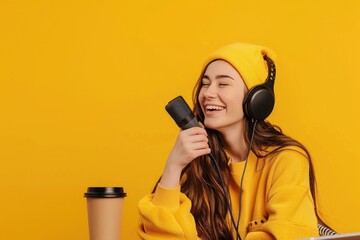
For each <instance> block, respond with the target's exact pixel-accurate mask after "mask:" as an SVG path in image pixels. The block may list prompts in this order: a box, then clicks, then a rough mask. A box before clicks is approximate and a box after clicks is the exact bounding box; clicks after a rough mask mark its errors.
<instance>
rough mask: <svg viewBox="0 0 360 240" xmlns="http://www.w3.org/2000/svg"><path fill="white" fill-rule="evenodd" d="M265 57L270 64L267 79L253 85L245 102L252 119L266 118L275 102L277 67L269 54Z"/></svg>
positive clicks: (245, 110) (247, 114) (246, 114)
mask: <svg viewBox="0 0 360 240" xmlns="http://www.w3.org/2000/svg"><path fill="white" fill-rule="evenodd" d="M264 59H265V61H266V63H267V65H268V76H267V78H266V81H265V82H264V83H263V84H259V85H256V86H254V87H252V88H251V89H250V91H249V92H248V94H247V95H246V97H245V100H244V103H243V109H244V113H245V116H246V117H247V118H249V119H251V120H258V121H262V120H264V119H265V118H267V117H268V116H269V115H270V113H271V112H272V110H273V108H274V104H275V94H274V81H275V75H276V68H275V64H274V62H273V61H272V60H271V59H270V58H269V57H268V56H266V55H265V56H264Z"/></svg>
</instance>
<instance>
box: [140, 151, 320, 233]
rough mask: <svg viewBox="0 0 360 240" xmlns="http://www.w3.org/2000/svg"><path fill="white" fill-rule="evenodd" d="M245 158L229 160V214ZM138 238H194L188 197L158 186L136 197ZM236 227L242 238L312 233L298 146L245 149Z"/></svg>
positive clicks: (314, 228)
mask: <svg viewBox="0 0 360 240" xmlns="http://www.w3.org/2000/svg"><path fill="white" fill-rule="evenodd" d="M244 164H245V162H239V163H230V164H229V167H230V169H231V176H232V178H231V181H230V186H229V190H230V195H231V202H232V204H233V206H232V209H233V213H234V217H235V219H237V218H238V215H237V213H238V211H239V186H240V179H241V175H242V172H243V168H244ZM138 207H139V212H140V219H141V222H140V225H139V229H138V232H139V235H140V237H141V239H148V240H162V239H199V238H198V237H197V232H196V226H195V221H194V218H193V216H192V215H191V213H190V208H191V201H190V200H189V199H188V198H187V197H186V196H185V195H184V194H183V193H181V192H180V187H179V188H176V189H164V188H162V187H161V186H158V187H157V189H156V192H155V193H154V194H151V195H148V196H145V197H144V198H143V199H141V200H140V202H139V205H138ZM239 233H240V235H241V238H242V239H243V240H252V239H259V240H267V239H278V240H290V239H298V238H304V237H310V236H318V230H317V219H316V215H315V211H314V204H313V199H312V196H311V192H310V187H309V162H308V159H307V158H306V157H305V156H304V155H303V153H302V151H301V150H300V149H296V148H292V149H286V150H283V151H281V152H280V153H279V154H277V155H276V156H274V157H273V158H265V159H264V158H263V159H257V157H256V156H255V155H254V154H253V153H251V154H250V156H249V160H248V166H247V169H246V172H245V179H244V182H243V193H242V206H241V216H240V227H239Z"/></svg>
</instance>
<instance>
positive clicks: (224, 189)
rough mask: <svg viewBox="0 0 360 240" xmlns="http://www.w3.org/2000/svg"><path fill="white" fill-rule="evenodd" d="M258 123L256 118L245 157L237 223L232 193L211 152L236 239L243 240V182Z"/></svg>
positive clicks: (210, 155)
mask: <svg viewBox="0 0 360 240" xmlns="http://www.w3.org/2000/svg"><path fill="white" fill-rule="evenodd" d="M256 123H257V121H256V120H255V122H254V125H253V129H252V133H251V138H250V145H249V149H248V152H247V156H246V159H245V166H244V170H243V172H242V176H241V181H240V198H239V216H238V219H237V223H235V218H234V215H233V213H232V206H231V198H230V195H229V193H228V191H227V190H226V188H225V184H224V180H223V178H222V175H221V170H220V167H219V165H218V162H217V161H216V160H215V157H214V156H213V155H212V153H210V154H209V157H210V159H211V160H212V161H213V162H214V165H215V168H216V171H217V174H218V175H219V179H220V185H221V188H222V190H223V192H224V194H225V198H226V199H227V208H228V211H229V213H230V217H231V222H232V224H233V226H234V229H235V233H236V239H238V240H241V237H240V234H239V223H240V214H241V194H242V184H243V180H244V176H245V170H246V166H247V163H248V159H249V155H250V151H251V147H252V144H253V139H254V132H255V127H256Z"/></svg>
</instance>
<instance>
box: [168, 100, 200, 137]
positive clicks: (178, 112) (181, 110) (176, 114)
mask: <svg viewBox="0 0 360 240" xmlns="http://www.w3.org/2000/svg"><path fill="white" fill-rule="evenodd" d="M165 109H166V111H167V112H168V113H169V114H170V116H171V117H172V118H173V119H174V121H175V123H176V124H177V125H178V127H179V128H181V129H182V130H185V129H188V128H192V127H199V126H200V125H199V122H198V120H197V119H196V117H195V116H194V113H193V112H192V111H191V109H190V107H189V105H188V104H187V103H186V102H185V100H184V98H183V97H182V96H178V97H176V98H174V99H173V100H171V101H170V102H169V103H168V104H167V105H166V106H165Z"/></svg>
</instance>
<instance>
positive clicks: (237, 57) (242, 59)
mask: <svg viewBox="0 0 360 240" xmlns="http://www.w3.org/2000/svg"><path fill="white" fill-rule="evenodd" d="M264 55H266V56H268V57H269V58H270V59H271V60H273V61H274V62H275V59H276V55H275V53H274V52H273V51H272V50H271V49H269V48H267V47H263V46H257V45H254V44H249V43H233V44H230V45H227V46H225V47H222V48H220V49H219V50H217V51H216V52H214V53H213V54H211V55H210V56H209V57H208V58H207V59H206V61H205V64H204V67H203V71H204V70H205V68H206V67H207V65H208V64H209V63H210V62H212V61H214V60H219V59H222V60H225V61H227V62H228V63H230V64H231V65H232V66H233V67H234V68H235V69H236V70H237V71H238V72H239V73H240V76H241V77H242V79H243V80H244V82H245V84H246V86H247V87H248V88H249V89H251V88H252V87H254V86H255V85H258V84H262V83H264V82H265V80H266V78H267V75H268V69H267V63H266V61H265V60H264V57H263V56H264Z"/></svg>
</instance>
